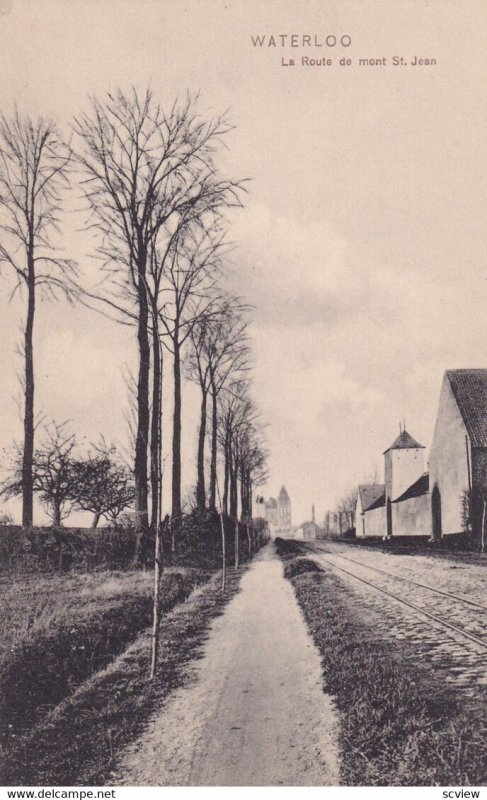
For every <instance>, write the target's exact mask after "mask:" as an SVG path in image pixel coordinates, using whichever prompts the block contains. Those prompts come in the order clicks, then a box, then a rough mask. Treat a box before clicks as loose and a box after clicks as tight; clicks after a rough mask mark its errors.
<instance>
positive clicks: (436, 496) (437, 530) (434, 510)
mask: <svg viewBox="0 0 487 800" xmlns="http://www.w3.org/2000/svg"><path fill="white" fill-rule="evenodd" d="M431 516H432V523H433V531H432V536H433V539H434V541H435V542H439V541H440V539H441V535H442V530H441V494H440V490H439V489H438V484H435V486H434V488H433V491H432V493H431Z"/></svg>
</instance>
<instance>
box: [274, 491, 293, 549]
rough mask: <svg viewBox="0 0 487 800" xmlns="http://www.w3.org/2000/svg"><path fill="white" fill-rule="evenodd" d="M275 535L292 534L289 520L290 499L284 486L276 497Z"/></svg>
mask: <svg viewBox="0 0 487 800" xmlns="http://www.w3.org/2000/svg"><path fill="white" fill-rule="evenodd" d="M275 535H276V536H284V537H285V536H292V535H293V525H292V521H291V500H290V499H289V495H288V493H287V490H286V487H285V486H282V487H281V491H280V492H279V497H278V498H277V527H276V534H275Z"/></svg>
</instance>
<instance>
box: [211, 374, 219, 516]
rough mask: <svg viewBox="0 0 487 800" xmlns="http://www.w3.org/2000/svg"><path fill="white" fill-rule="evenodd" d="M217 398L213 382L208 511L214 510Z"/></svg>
mask: <svg viewBox="0 0 487 800" xmlns="http://www.w3.org/2000/svg"><path fill="white" fill-rule="evenodd" d="M217 428H218V397H217V393H216V387H215V383H214V381H212V390H211V463H210V511H214V510H215V508H216V460H217Z"/></svg>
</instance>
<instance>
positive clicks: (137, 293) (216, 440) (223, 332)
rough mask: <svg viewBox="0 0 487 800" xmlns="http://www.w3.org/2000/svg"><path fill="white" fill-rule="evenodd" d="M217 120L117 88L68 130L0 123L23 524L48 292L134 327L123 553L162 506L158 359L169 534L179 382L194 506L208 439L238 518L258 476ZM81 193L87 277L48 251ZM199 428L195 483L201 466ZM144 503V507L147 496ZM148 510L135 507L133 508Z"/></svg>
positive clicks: (224, 122) (0, 248)
mask: <svg viewBox="0 0 487 800" xmlns="http://www.w3.org/2000/svg"><path fill="white" fill-rule="evenodd" d="M230 130H231V125H230V123H229V121H228V119H227V117H226V115H224V116H218V117H215V118H213V119H210V120H205V119H204V118H203V117H201V116H200V114H199V111H198V98H197V97H193V96H187V97H186V98H185V99H183V100H182V101H176V102H175V103H174V104H173V105H172V106H171V107H170V108H168V109H164V108H163V107H162V105H161V104H160V103H159V102H158V101H157V100H156V98H155V97H154V95H153V93H152V91H151V90H150V89H147V90H146V91H144V92H139V91H137V90H136V89H132V90H130V91H129V92H122V91H121V90H119V91H117V92H115V93H113V94H108V95H106V97H105V98H104V99H103V100H98V99H92V100H91V103H90V107H89V110H88V111H86V112H85V113H82V114H80V115H79V116H78V117H77V118H76V119H75V120H74V121H73V124H72V126H71V136H70V138H69V140H66V139H63V137H62V136H61V134H60V132H59V130H58V128H57V126H56V124H54V123H53V122H51V121H46V120H43V119H39V120H37V121H36V122H33V121H32V120H30V119H28V118H25V117H22V116H21V115H20V113H19V112H18V111H16V112H15V114H14V116H13V118H11V119H10V118H7V117H6V116H1V117H0V266H1V265H2V263H3V264H7V265H8V266H9V267H10V268H11V269H12V271H13V274H14V275H15V277H16V285H15V289H14V292H15V291H16V290H17V289H22V290H25V296H26V304H27V307H26V316H25V326H24V437H23V443H22V446H21V461H22V468H21V475H20V476H17V477H18V479H19V480H18V489H19V492H20V491H21V494H22V524H23V526H24V527H27V528H28V527H30V526H32V523H33V494H34V490H35V469H34V462H35V443H34V435H35V418H36V417H35V402H34V400H35V397H34V387H35V381H34V374H35V371H34V342H35V335H34V332H35V313H36V304H37V302H38V300H39V299H42V298H43V297H45V296H46V295H48V296H50V297H54V298H55V297H57V296H58V295H59V294H60V293H63V294H64V295H65V296H66V297H67V298H68V299H69V300H70V301H73V300H76V301H80V302H82V303H84V304H85V305H87V306H89V307H90V308H93V309H96V310H98V311H101V312H102V313H104V314H107V315H109V316H110V317H111V318H113V319H116V320H117V321H118V322H120V323H121V324H125V325H131V326H133V328H134V332H135V336H136V341H137V374H136V380H135V383H136V392H135V394H136V411H135V426H134V457H133V480H134V505H135V526H136V533H137V546H136V556H135V558H136V560H138V558H139V556H140V553H141V550H142V548H143V543H144V538H145V535H146V534H147V532H148V530H149V528H150V527H152V529H153V530H157V529H158V527H159V526H160V521H161V515H162V508H161V505H162V491H161V485H162V436H163V431H166V430H167V429H168V428H169V421H168V420H166V413H165V409H164V408H163V399H162V398H163V380H165V378H166V372H165V366H166V354H169V355H170V358H169V360H170V363H171V366H172V389H173V417H172V420H171V421H170V429H171V450H172V478H171V482H172V485H171V495H172V501H171V520H172V526H173V543H174V542H175V538H176V537H177V530H178V524H179V521H180V518H181V513H182V499H181V498H182V487H181V426H182V393H183V376H184V375H186V377H188V378H189V379H190V380H192V381H194V382H196V383H197V385H199V387H200V390H201V414H200V423H199V437H198V452H197V464H196V504H197V506H198V507H199V508H200V509H203V508H206V507H208V508H209V509H210V510H215V509H216V507H217V500H218V495H219V483H218V470H219V467H218V465H219V457H218V453H219V448H221V452H222V453H223V474H224V480H223V483H224V488H223V495H222V499H221V502H220V504H219V505H220V507H221V508H220V510H222V509H223V510H224V511H226V512H228V513H230V514H231V515H232V516H233V517H234V518H235V519H237V516H238V505H239V500H238V485H240V509H241V516H242V518H244V517H248V516H249V515H251V511H252V487H253V486H255V485H256V484H257V483H259V482H260V481H262V480H263V479H264V477H265V452H264V448H263V445H262V434H261V425H260V423H259V419H258V414H257V411H256V409H255V407H254V405H253V403H252V401H251V400H250V395H249V376H248V373H249V368H250V348H249V337H248V324H249V310H250V309H249V307H248V306H247V305H246V304H245V303H244V302H242V301H241V300H240V299H239V298H237V297H233V296H231V295H229V294H228V292H226V291H224V289H223V288H222V287H223V286H224V277H225V269H226V262H227V259H228V252H229V242H228V232H227V228H228V223H227V219H226V214H227V212H228V209H229V208H231V207H235V206H241V204H242V196H243V192H244V182H243V181H240V180H234V179H231V178H228V177H226V176H224V175H222V174H221V172H220V170H219V167H218V163H217V161H218V159H217V156H218V153H219V151H220V150H221V148H222V146H223V144H224V142H225V137H226V136H227V134H228V133H229V132H230ZM75 185H76V187H77V188H78V189H81V191H82V194H83V197H84V200H85V207H86V210H87V215H86V218H85V228H86V230H87V231H89V233H90V237H91V241H92V242H93V243H94V244H93V249H94V253H93V254H94V255H95V256H96V264H97V278H96V280H95V281H94V282H93V281H92V280H90V279H89V276H88V277H87V276H86V275H84V274H80V271H79V269H78V266H77V264H76V262H75V261H74V260H73V259H69V258H64V257H60V255H59V253H60V252H62V250H61V243H62V233H63V227H62V215H63V212H64V211H65V210H66V209H65V206H66V205H67V203H66V192H65V189H66V190H67V189H71V190H73V189H74V186H75ZM208 438H209V443H208V444H209V452H210V467H209V480H207V476H206V474H205V470H206V458H205V452H206V448H207V439H208ZM149 500H150V504H149ZM149 506H150V515H149Z"/></svg>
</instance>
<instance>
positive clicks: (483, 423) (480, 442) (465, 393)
mask: <svg viewBox="0 0 487 800" xmlns="http://www.w3.org/2000/svg"><path fill="white" fill-rule="evenodd" d="M446 374H447V376H448V380H449V381H450V386H451V388H452V392H453V395H454V397H455V400H456V401H457V405H458V408H459V410H460V414H461V415H462V417H463V421H464V423H465V427H466V429H467V431H468V435H469V436H470V440H471V442H472V446H473V447H487V369H449V370H448V371H447V373H446Z"/></svg>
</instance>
